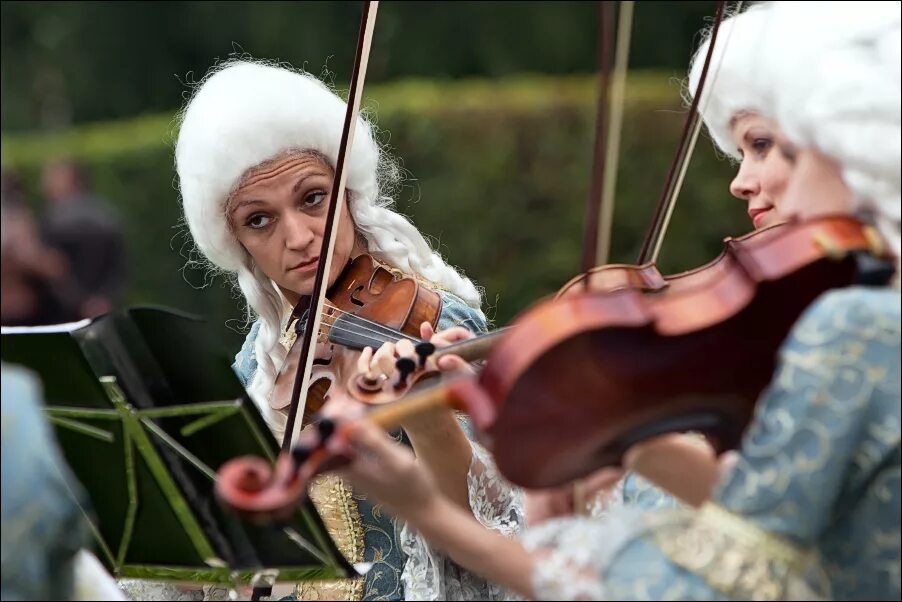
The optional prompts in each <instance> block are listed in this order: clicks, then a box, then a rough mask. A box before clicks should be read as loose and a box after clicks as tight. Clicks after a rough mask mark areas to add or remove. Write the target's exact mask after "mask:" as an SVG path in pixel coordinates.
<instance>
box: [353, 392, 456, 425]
mask: <svg viewBox="0 0 902 602" xmlns="http://www.w3.org/2000/svg"><path fill="white" fill-rule="evenodd" d="M452 403H453V400H452V398H451V396H449V395H448V388H447V387H446V386H441V385H440V386H437V387H432V388H429V389H425V390H423V391H421V392H419V393H411V394H408V395H407V396H405V397H403V398H401V399H400V400H399V401H395V402H392V403H388V404H385V405H384V406H380V407H378V408H377V409H375V410H372V411H371V412H369V413H368V414H367V420H369V421H371V422H373V423H374V424H376V425H378V426H380V427H382V428H383V429H385V430H387V431H390V430H392V429H394V428H397V427H398V426H399V425H401V423H403V422H404V421H405V420H407V419H408V418H412V417H414V416H419V415H420V414H424V413H426V412H429V411H431V410H434V409H438V408H443V407H447V406H449V405H452Z"/></svg>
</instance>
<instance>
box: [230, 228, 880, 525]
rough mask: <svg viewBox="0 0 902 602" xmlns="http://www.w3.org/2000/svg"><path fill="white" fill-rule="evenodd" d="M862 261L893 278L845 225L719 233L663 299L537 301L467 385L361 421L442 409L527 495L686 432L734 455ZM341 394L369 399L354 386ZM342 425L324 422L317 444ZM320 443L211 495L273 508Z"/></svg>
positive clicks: (236, 473)
mask: <svg viewBox="0 0 902 602" xmlns="http://www.w3.org/2000/svg"><path fill="white" fill-rule="evenodd" d="M864 257H876V258H880V259H882V260H885V262H881V263H879V264H878V265H879V266H880V268H881V269H882V270H883V271H882V272H881V273H880V274H879V276H878V279H888V278H889V277H890V276H891V275H892V268H891V267H890V266H891V261H890V258H889V257H888V255H887V251H886V247H885V245H884V244H883V243H882V239H880V237H879V235H878V234H877V233H876V231H875V230H873V229H872V227H870V226H867V225H864V224H862V223H860V222H858V221H857V220H855V219H854V218H852V217H849V216H828V217H822V218H818V219H814V220H811V221H807V222H799V223H791V224H785V225H778V226H773V227H770V228H767V229H764V230H759V231H757V232H754V233H752V234H749V235H746V236H744V237H741V238H737V239H727V241H726V242H725V249H724V251H723V252H722V253H721V255H720V256H718V258H717V259H715V260H714V261H712V262H710V263H709V264H707V265H706V266H704V267H702V268H699V269H696V270H692V271H690V272H686V273H684V274H681V275H679V277H677V278H674V279H673V282H678V283H679V284H677V285H675V286H668V287H664V288H662V289H661V291H660V292H658V293H648V292H643V291H641V290H640V289H637V288H621V289H618V290H614V291H602V292H591V291H589V292H580V293H577V292H573V293H571V294H570V295H567V296H566V297H563V298H554V299H548V300H545V301H542V302H539V303H538V304H536V305H535V306H534V307H532V308H531V309H529V310H527V311H526V312H525V313H523V314H522V315H521V316H519V317H518V318H516V319H515V320H514V322H513V324H512V325H511V326H510V327H509V328H508V329H506V330H505V331H504V332H503V333H502V334H500V335H499V336H497V337H496V338H495V339H492V345H491V351H490V352H489V354H488V359H487V362H486V364H485V367H484V368H483V369H482V370H481V372H479V374H478V375H475V376H470V375H467V376H460V375H458V376H452V377H450V378H448V379H446V381H445V382H443V383H442V384H440V385H438V386H433V387H430V388H428V389H425V390H422V391H420V392H416V391H414V392H410V393H408V394H407V395H405V396H404V397H402V398H401V399H400V400H398V401H394V402H393V403H388V404H386V405H382V406H381V407H378V408H376V409H375V410H373V411H372V412H371V413H370V414H369V415H368V417H367V419H369V420H372V421H374V422H376V423H377V424H380V425H382V426H385V427H391V426H395V425H397V424H399V423H400V422H401V421H403V420H404V419H405V418H407V417H409V416H411V415H415V414H419V413H422V412H425V411H430V410H432V409H434V408H436V407H440V406H452V407H455V408H457V409H460V410H463V411H465V412H467V413H468V414H469V415H470V416H471V418H472V419H473V422H474V424H475V426H476V427H477V429H478V431H479V434H480V436H481V438H482V440H483V442H484V443H485V444H486V446H487V447H488V448H489V449H490V451H491V452H492V453H493V455H494V458H495V462H496V464H497V466H498V468H499V470H500V471H501V472H502V474H504V475H505V477H506V478H507V479H509V480H510V481H511V482H513V483H515V484H517V485H521V486H523V487H527V488H546V487H554V486H558V485H561V484H563V483H567V482H570V481H572V480H574V479H577V478H580V477H583V476H586V475H588V474H589V473H591V472H593V471H595V470H598V469H600V468H603V467H606V466H617V465H619V464H620V461H621V458H622V455H623V453H624V452H625V451H626V450H627V449H629V448H630V447H631V446H632V445H634V444H636V443H639V442H642V441H645V440H648V439H651V438H654V437H657V436H659V435H662V434H666V433H674V432H684V431H697V432H700V433H702V434H704V435H706V436H707V437H708V438H709V440H710V441H711V442H712V444H713V445H714V447H715V448H716V450H717V451H719V452H722V451H725V450H728V449H734V448H735V447H737V446H738V443H739V440H740V437H741V434H742V432H743V431H744V429H745V427H746V426H747V424H748V422H749V421H750V419H751V416H752V412H753V410H754V406H755V402H756V400H757V398H758V396H759V395H760V393H761V392H762V391H763V389H764V387H766V386H767V384H768V383H769V382H770V380H771V378H772V376H773V372H774V368H775V364H776V360H777V357H776V353H775V350H776V349H777V347H778V346H779V344H780V343H781V342H782V341H783V339H784V338H785V337H786V334H787V333H788V332H789V330H790V328H791V327H792V325H793V324H794V323H795V322H796V321H797V320H798V318H799V316H800V315H801V314H802V312H803V311H804V310H805V308H806V307H807V306H808V305H809V304H810V303H811V302H812V301H814V299H816V298H817V297H818V296H819V295H821V294H822V293H824V292H826V291H828V290H831V289H834V288H838V287H844V286H848V285H850V284H853V283H854V282H855V281H856V278H858V277H860V276H861V272H860V269H859V267H860V265H862V264H863V258H864ZM348 391H349V393H350V394H351V396H352V397H356V398H358V399H361V400H367V398H368V397H369V396H372V392H371V391H368V390H367V388H366V387H365V386H361V381H360V379H359V378H358V379H353V380H351V381H350V382H349V387H348ZM382 394H383V396H384V398H383V399H381V401H386V400H387V399H385V398H387V397H389V396H390V392H389V391H388V390H387V389H386V388H383V390H382ZM346 426H347V425H344V426H340V427H338V429H337V430H336V427H335V425H334V424H332V423H330V422H328V421H326V422H325V423H324V424H323V425H321V430H320V432H319V434H318V437H319V443H321V442H323V441H325V440H326V439H328V438H329V437H330V436H336V434H337V436H342V432H343V431H342V429H343V428H345V427H346ZM526 442H528V444H525V443H526ZM319 443H315V444H314V445H312V446H311V445H309V444H308V445H307V446H303V447H298V448H295V452H294V455H286V456H285V457H284V458H282V459H280V460H279V463H280V464H279V465H278V467H277V470H276V472H275V473H272V471H271V469H270V468H269V466H268V465H266V464H265V463H261V462H262V461H259V460H251V459H239V460H235V461H233V462H231V463H230V464H229V466H228V467H227V470H226V469H224V470H223V471H222V472H221V473H220V478H219V481H218V485H217V487H218V491H219V493H220V496H221V497H222V498H223V499H224V500H225V501H226V502H227V503H228V504H230V505H231V506H232V507H234V508H236V509H240V510H241V511H242V512H244V513H246V514H252V515H253V514H259V513H262V514H264V515H274V514H277V513H278V512H281V511H284V508H285V507H286V506H292V505H293V504H295V503H296V502H297V500H298V499H299V496H300V495H302V494H303V491H304V487H305V483H306V480H307V479H309V478H310V477H312V475H314V474H316V473H317V472H318V471H321V470H325V469H328V468H331V467H333V466H334V464H332V463H331V462H333V460H334V459H332V458H330V457H329V455H328V453H327V452H326V451H325V447H324V445H319ZM248 475H253V476H248ZM251 485H253V486H251ZM677 486H678V484H677ZM672 493H674V494H675V495H677V496H678V497H683V496H681V492H680V491H672ZM685 497H689V496H688V495H687V496H685Z"/></svg>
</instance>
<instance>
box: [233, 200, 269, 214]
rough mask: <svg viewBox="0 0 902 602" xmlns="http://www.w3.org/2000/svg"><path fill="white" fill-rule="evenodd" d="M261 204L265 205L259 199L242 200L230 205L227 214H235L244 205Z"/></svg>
mask: <svg viewBox="0 0 902 602" xmlns="http://www.w3.org/2000/svg"><path fill="white" fill-rule="evenodd" d="M263 204H265V203H264V202H263V201H261V200H259V199H242V200H240V201H238V202H236V203H232V206H231V207H229V213H230V214H232V213H235V212H236V211H238V209H240V208H241V207H244V206H245V205H263Z"/></svg>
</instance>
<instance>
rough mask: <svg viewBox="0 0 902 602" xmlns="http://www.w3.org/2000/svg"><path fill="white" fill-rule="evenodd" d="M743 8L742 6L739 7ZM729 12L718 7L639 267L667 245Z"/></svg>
mask: <svg viewBox="0 0 902 602" xmlns="http://www.w3.org/2000/svg"><path fill="white" fill-rule="evenodd" d="M739 6H741V3H739V4H738V5H737V7H739ZM725 9H726V1H725V0H720V1H719V2H718V3H717V13H716V14H715V16H714V26H713V28H712V30H711V41H710V43H709V44H708V52H707V54H706V55H705V62H704V64H703V66H702V73H701V76H700V77H699V81H698V88H697V89H696V91H695V95H694V96H693V97H692V104H691V106H690V107H689V114H688V115H687V116H686V123H685V124H684V126H683V132H682V134H681V135H680V142H679V144H678V145H677V150H676V154H674V157H673V161H672V162H671V164H670V169H669V170H668V172H667V179H666V180H665V182H664V188H663V189H662V190H661V196H660V198H659V199H658V205H657V207H656V209H655V213H654V217H653V218H652V221H651V225H650V226H649V228H648V232H646V235H645V239H644V240H643V242H642V249H641V250H640V251H639V259H638V261H637V263H638V264H639V265H642V264H645V263H649V262H652V263H653V262H656V261H657V260H658V256H659V255H660V253H661V245H662V244H663V243H664V235H665V234H666V233H667V228H668V226H669V225H670V218H671V217H672V216H673V210H674V207H675V206H676V201H677V197H678V196H679V192H680V189H681V188H682V185H683V179H684V178H685V176H686V170H687V169H688V168H689V159H690V158H691V156H692V152H693V151H694V150H695V142H696V141H697V140H698V134H699V132H700V131H701V127H702V119H701V114H700V113H699V110H698V106H699V102H700V101H701V97H702V90H704V87H705V81H706V80H707V77H708V70H709V68H710V66H711V57H712V56H714V46H715V44H716V42H717V33H718V31H719V30H720V25H721V23H722V22H723V17H724V12H725ZM721 58H723V55H721Z"/></svg>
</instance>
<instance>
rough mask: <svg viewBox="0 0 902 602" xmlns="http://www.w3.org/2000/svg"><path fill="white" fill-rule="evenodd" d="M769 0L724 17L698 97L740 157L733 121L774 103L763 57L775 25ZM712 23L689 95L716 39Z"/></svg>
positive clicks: (720, 136)
mask: <svg viewBox="0 0 902 602" xmlns="http://www.w3.org/2000/svg"><path fill="white" fill-rule="evenodd" d="M769 8H770V6H769V5H768V4H758V5H755V6H752V7H750V8H749V9H748V10H746V11H744V12H741V13H738V14H735V15H732V16H729V17H727V18H725V19H724V20H723V23H721V26H720V31H719V32H718V34H717V43H716V44H715V46H714V53H713V54H712V56H711V64H710V67H709V68H708V76H707V79H706V80H705V86H704V88H703V89H702V97H701V99H700V100H699V113H700V114H701V116H702V120H703V121H704V123H705V126H706V127H707V128H708V132H709V133H710V134H711V138H712V139H713V140H714V144H715V145H716V146H717V148H718V149H719V150H720V151H721V152H723V153H724V154H726V155H728V156H729V157H730V158H732V159H734V160H736V161H738V160H740V157H739V151H738V150H737V148H736V144H735V143H734V142H733V138H732V135H731V126H732V123H733V121H734V120H735V119H736V118H737V117H739V116H740V115H743V114H745V113H756V114H761V113H762V111H763V109H764V108H765V107H766V106H768V105H769V104H770V102H769V99H768V94H769V93H770V81H769V79H770V78H769V77H768V75H767V71H766V65H765V64H764V63H762V61H761V58H762V54H763V51H764V47H765V45H766V44H767V43H768V38H767V31H768V29H769V28H770V27H771V25H772V20H771V16H770V11H769ZM711 32H712V29H711V28H709V29H707V30H706V31H704V32H703V34H702V43H701V45H700V46H699V48H698V50H696V52H695V55H694V56H693V57H692V61H691V64H690V67H689V82H688V90H687V96H688V97H689V98H690V99H691V98H693V97H694V96H695V94H696V91H697V90H698V84H699V80H700V79H701V75H702V68H703V67H704V64H705V57H706V55H707V54H708V48H709V47H710V45H711Z"/></svg>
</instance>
